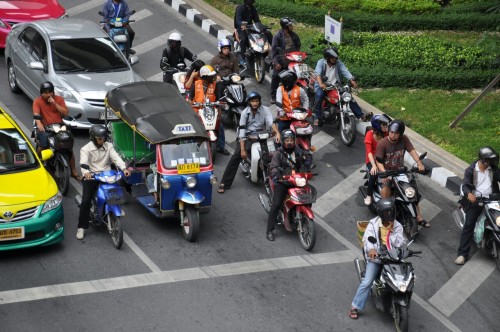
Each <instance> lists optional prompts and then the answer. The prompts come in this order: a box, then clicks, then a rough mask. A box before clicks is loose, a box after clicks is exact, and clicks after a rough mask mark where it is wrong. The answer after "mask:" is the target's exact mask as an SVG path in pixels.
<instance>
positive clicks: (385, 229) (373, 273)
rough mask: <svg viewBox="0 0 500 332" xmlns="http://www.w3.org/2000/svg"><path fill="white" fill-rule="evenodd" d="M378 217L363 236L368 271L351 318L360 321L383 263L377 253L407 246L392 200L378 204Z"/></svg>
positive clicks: (358, 292) (351, 310) (352, 309)
mask: <svg viewBox="0 0 500 332" xmlns="http://www.w3.org/2000/svg"><path fill="white" fill-rule="evenodd" d="M376 208H377V215H378V217H375V218H373V219H371V220H370V223H369V224H368V226H367V227H366V230H365V234H364V235H363V253H364V256H365V260H366V271H365V277H364V278H363V281H362V282H361V284H360V285H359V287H358V290H357V291H356V295H354V298H353V300H352V304H351V309H350V311H349V317H351V318H352V319H358V314H359V311H360V310H363V309H364V308H365V306H366V301H368V298H369V297H370V291H371V288H372V284H373V281H374V280H375V278H376V277H377V275H378V273H379V271H380V268H381V266H382V265H381V263H380V260H379V259H377V252H378V251H379V249H380V248H381V247H382V248H384V247H385V248H387V249H391V248H399V247H402V246H403V245H405V243H406V241H405V238H404V235H403V226H401V224H400V223H399V222H398V221H397V220H396V205H395V203H394V200H393V199H392V198H384V199H381V200H379V201H378V202H377V204H376ZM370 236H372V237H374V238H375V239H376V240H377V243H371V242H370V241H368V238H369V237H370Z"/></svg>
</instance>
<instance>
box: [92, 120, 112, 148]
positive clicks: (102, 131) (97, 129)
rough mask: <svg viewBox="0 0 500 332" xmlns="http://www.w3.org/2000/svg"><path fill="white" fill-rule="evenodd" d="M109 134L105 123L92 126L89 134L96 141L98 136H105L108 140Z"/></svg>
mask: <svg viewBox="0 0 500 332" xmlns="http://www.w3.org/2000/svg"><path fill="white" fill-rule="evenodd" d="M107 135H108V131H107V130H106V128H105V127H104V126H103V125H99V124H95V125H92V126H91V127H90V130H89V136H90V140H91V141H92V142H94V144H95V143H96V137H104V140H105V141H106V136H107Z"/></svg>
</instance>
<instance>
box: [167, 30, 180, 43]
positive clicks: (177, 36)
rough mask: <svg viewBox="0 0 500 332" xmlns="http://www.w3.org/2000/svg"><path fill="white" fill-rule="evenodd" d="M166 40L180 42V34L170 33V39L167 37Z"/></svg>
mask: <svg viewBox="0 0 500 332" xmlns="http://www.w3.org/2000/svg"><path fill="white" fill-rule="evenodd" d="M168 40H175V41H181V34H180V33H178V32H172V33H171V34H170V37H168Z"/></svg>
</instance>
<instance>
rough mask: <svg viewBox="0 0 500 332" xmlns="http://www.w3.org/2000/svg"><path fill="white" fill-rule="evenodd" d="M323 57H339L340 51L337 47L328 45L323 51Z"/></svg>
mask: <svg viewBox="0 0 500 332" xmlns="http://www.w3.org/2000/svg"><path fill="white" fill-rule="evenodd" d="M323 57H324V58H325V59H326V60H328V59H329V58H337V59H338V58H339V51H338V50H337V48H336V47H333V46H332V47H328V48H327V49H325V50H324V51H323Z"/></svg>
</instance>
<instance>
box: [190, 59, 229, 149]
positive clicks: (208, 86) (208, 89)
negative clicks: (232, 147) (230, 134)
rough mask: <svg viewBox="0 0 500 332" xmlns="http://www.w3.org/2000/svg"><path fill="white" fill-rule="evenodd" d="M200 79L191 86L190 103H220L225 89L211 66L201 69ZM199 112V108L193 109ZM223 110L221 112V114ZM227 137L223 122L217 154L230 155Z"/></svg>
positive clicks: (218, 138) (218, 139)
mask: <svg viewBox="0 0 500 332" xmlns="http://www.w3.org/2000/svg"><path fill="white" fill-rule="evenodd" d="M200 78H201V79H199V80H197V81H195V83H194V84H193V85H192V86H191V89H190V91H189V99H188V101H189V102H190V103H191V104H192V103H193V102H195V103H201V104H203V103H204V102H205V101H206V100H207V99H208V101H210V102H216V101H218V100H219V99H220V98H221V97H222V95H223V92H224V87H223V86H222V85H219V84H217V81H216V78H217V72H216V71H215V70H214V68H213V67H212V66H210V65H204V66H203V67H201V69H200ZM193 108H194V110H195V111H196V112H197V111H198V109H199V107H193ZM221 111H222V110H219V113H220V112H221ZM225 146H226V135H225V133H224V127H223V125H222V122H220V125H219V135H218V137H217V152H220V153H223V154H225V155H229V151H228V150H227V149H226V147H225Z"/></svg>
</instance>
